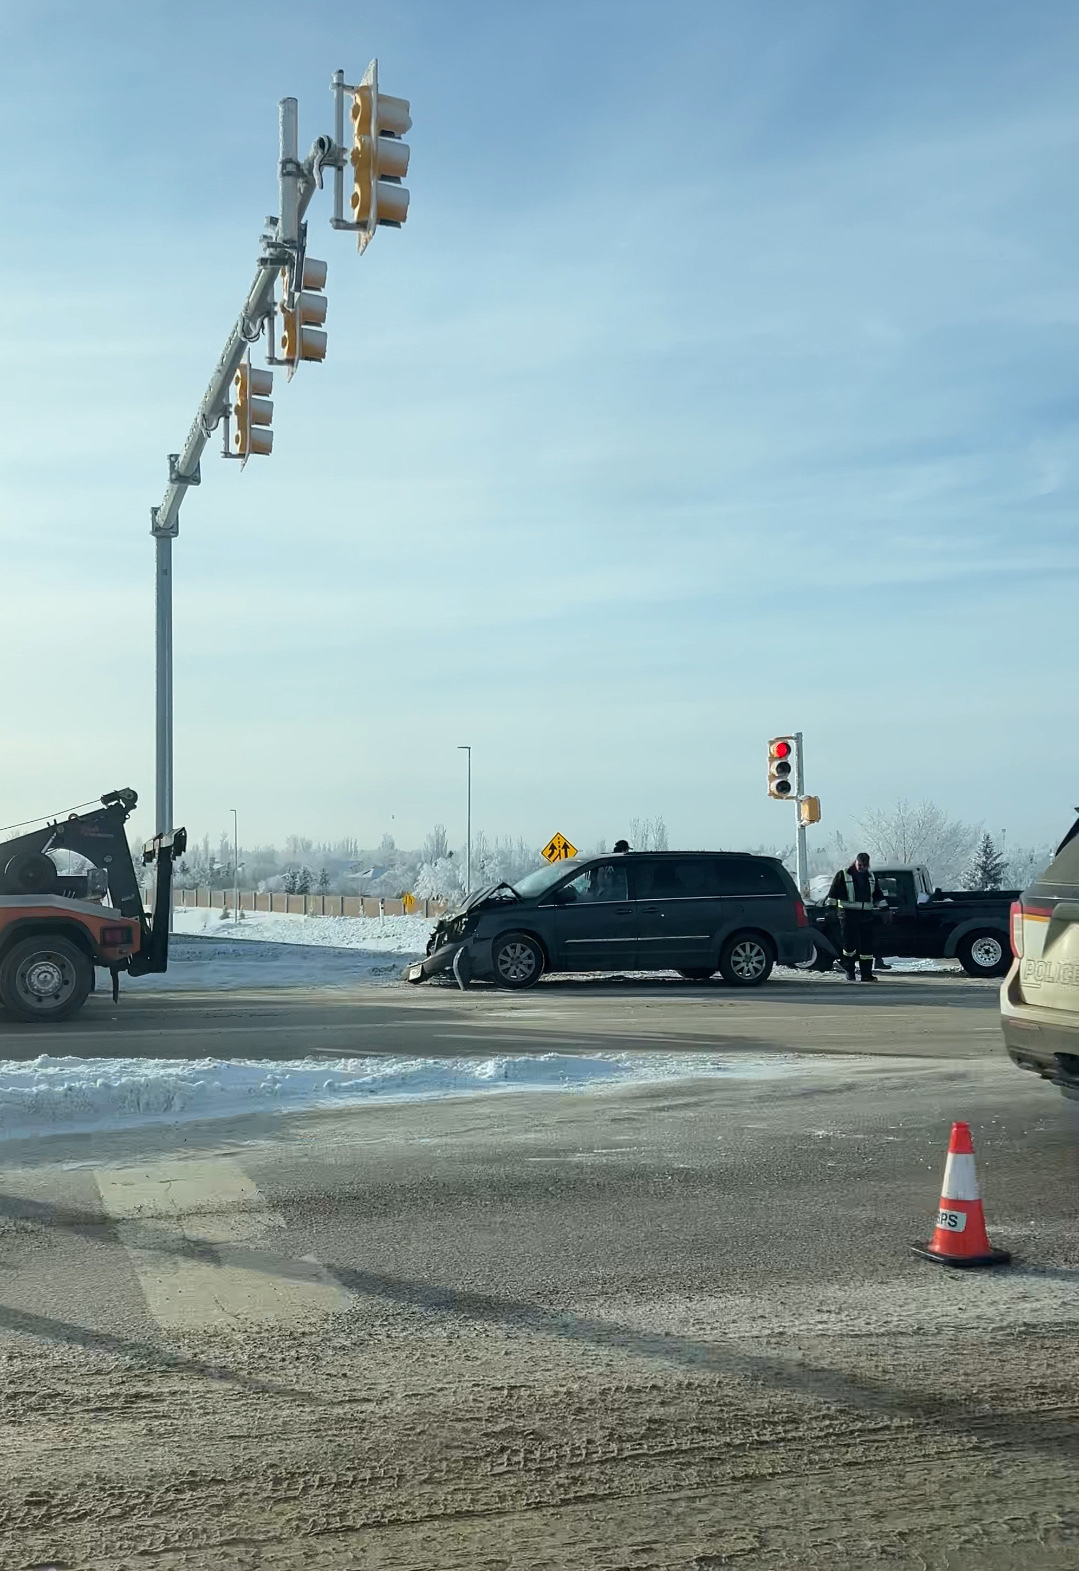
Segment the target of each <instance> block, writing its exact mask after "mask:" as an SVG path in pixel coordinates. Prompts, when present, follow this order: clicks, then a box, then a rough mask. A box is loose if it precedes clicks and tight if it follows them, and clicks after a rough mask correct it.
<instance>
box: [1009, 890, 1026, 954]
mask: <svg viewBox="0 0 1079 1571" xmlns="http://www.w3.org/2000/svg"><path fill="white" fill-rule="evenodd" d="M1011 924H1012V954H1013V955H1015V957H1016V959H1018V960H1022V958H1023V902H1022V901H1021V900H1013V901H1012V914H1011Z"/></svg>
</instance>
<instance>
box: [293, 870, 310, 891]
mask: <svg viewBox="0 0 1079 1571" xmlns="http://www.w3.org/2000/svg"><path fill="white" fill-rule="evenodd" d="M296 893H297V894H298V895H309V894H310V893H311V869H310V868H309V867H307V866H306V865H305V866H303V867H301V868H300V870H299V872H298V873H297V874H296Z"/></svg>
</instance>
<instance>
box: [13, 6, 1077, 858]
mask: <svg viewBox="0 0 1079 1571" xmlns="http://www.w3.org/2000/svg"><path fill="white" fill-rule="evenodd" d="M3 16H4V21H3V38H4V49H3V51H2V56H3V63H2V66H0V73H2V80H0V86H2V89H3V92H2V105H0V118H2V121H3V128H4V133H5V145H6V146H7V147H8V148H9V149H10V150H11V152H12V156H10V157H9V158H8V159H7V160H5V167H4V169H3V171H2V173H0V182H2V188H3V198H4V202H5V212H6V213H7V215H8V223H7V225H6V229H7V232H8V234H9V236H10V235H14V236H15V244H14V245H9V246H8V247H7V248H5V250H4V252H3V254H2V257H0V272H2V273H3V275H4V279H3V282H4V295H3V298H4V299H5V301H6V302H7V311H6V314H5V336H6V340H7V345H8V353H7V355H6V357H5V358H6V375H5V377H4V379H3V383H2V390H0V401H2V410H0V414H2V430H3V438H4V440H3V449H4V465H3V468H4V481H3V488H2V496H0V502H2V514H0V661H2V662H3V668H4V670H5V673H6V680H5V681H4V682H3V684H2V685H0V742H2V747H3V756H4V767H3V771H2V774H0V823H7V822H11V821H14V820H16V819H21V818H24V817H27V816H29V815H30V814H32V813H38V812H42V811H45V810H48V809H53V808H59V807H61V806H63V805H65V804H66V803H68V802H74V801H81V800H83V799H84V798H88V797H92V796H94V795H96V794H98V793H99V792H100V791H101V790H103V789H105V788H107V787H110V786H112V785H116V784H127V783H130V784H133V785H135V786H136V787H137V788H138V789H140V791H142V792H143V793H144V796H145V800H146V803H147V806H149V801H150V797H151V795H152V782H153V755H152V738H153V726H152V721H153V715H152V693H153V689H152V680H153V671H152V563H153V553H152V545H151V541H150V538H149V534H148V523H149V508H150V506H151V504H152V503H155V502H157V501H159V500H160V496H161V492H162V490H163V487H164V481H165V458H164V455H165V453H166V452H168V451H170V450H175V449H177V448H178V447H179V446H180V445H181V443H182V440H183V436H184V434H185V432H186V430H187V428H188V425H189V424H190V420H191V417H192V414H193V412H194V408H195V405H196V403H197V401H198V398H199V397H200V395H201V392H202V390H203V387H204V385H205V382H206V380H207V378H208V376H209V373H210V371H211V369H212V367H213V363H214V361H215V359H216V357H217V354H218V352H219V350H220V347H221V344H222V342H223V340H224V337H225V335H226V333H227V330H228V328H229V325H230V323H231V321H232V319H233V318H234V316H235V314H236V311H237V309H238V307H239V304H240V301H241V299H242V296H243V294H244V292H245V291H246V289H247V287H248V285H249V282H250V279H251V276H252V273H253V267H254V262H255V258H256V254H257V241H258V234H259V230H260V228H261V225H262V220H263V217H264V215H265V214H266V213H270V212H274V211H276V135H277V131H276V123H277V109H276V105H277V100H278V98H279V97H281V96H282V95H284V94H286V93H290V94H293V95H294V96H296V97H297V98H298V99H299V102H300V128H301V130H300V134H301V144H302V147H303V148H304V149H306V148H307V147H308V146H309V145H310V143H311V141H312V139H313V138H314V136H315V135H316V134H318V133H319V132H321V131H328V130H330V129H331V128H332V116H331V98H330V94H329V91H328V83H329V78H330V75H331V73H332V71H333V70H334V69H335V68H336V67H337V66H341V67H343V68H344V70H345V72H346V75H347V76H348V77H350V78H351V79H356V78H358V76H359V74H360V73H361V72H362V70H363V68H364V66H365V65H366V63H367V61H368V59H369V58H370V57H371V56H372V55H375V54H377V55H378V57H379V60H380V71H381V77H382V83H383V87H384V89H385V90H386V91H389V92H396V93H399V94H401V95H403V96H406V97H408V98H410V99H411V100H412V114H413V120H414V122H415V124H414V128H413V131H412V132H411V134H410V137H409V142H410V145H411V147H412V171H411V175H410V178H409V181H408V184H409V187H410V190H411V193H412V207H411V214H410V218H409V221H408V224H407V226H406V227H405V228H404V229H403V230H402V231H400V232H396V231H390V230H382V231H380V232H379V234H378V235H377V237H376V240H375V242H374V244H372V246H371V247H370V248H369V250H368V251H367V253H366V254H365V255H364V256H363V257H362V258H360V257H358V256H357V255H356V252H355V247H354V243H353V241H352V239H351V237H349V236H345V235H337V234H334V233H332V232H331V231H330V229H329V224H328V218H329V212H330V205H329V194H328V193H324V194H323V195H322V196H321V197H316V200H315V202H314V204H313V205H312V208H311V210H310V212H309V221H310V242H309V243H310V248H311V250H312V251H313V252H314V254H316V255H320V256H324V257H325V258H326V259H327V261H328V263H329V282H328V294H329V314H328V320H327V328H328V331H329V352H328V356H327V360H326V363H325V365H323V366H308V367H304V368H303V369H302V370H301V372H300V373H299V374H298V375H297V376H296V378H295V379H294V380H293V382H292V383H291V384H290V385H288V386H286V385H285V384H284V381H283V379H280V378H279V381H278V384H277V386H276V387H275V395H276V410H275V418H274V429H275V450H274V454H273V456H272V458H270V459H266V460H253V461H252V462H251V463H250V464H248V466H247V468H246V470H245V471H244V473H243V474H240V473H239V472H238V471H239V466H238V465H232V464H226V463H223V462H222V461H221V460H220V459H218V458H216V457H214V456H213V455H212V454H207V456H206V457H205V458H204V461H203V473H204V483H203V485H202V487H201V488H200V489H199V490H198V491H196V492H192V493H191V494H189V497H188V500H187V502H186V503H185V506H184V510H183V514H182V518H181V534H180V538H179V541H178V542H177V546H176V681H177V688H176V708H177V734H176V741H177V816H178V817H179V818H181V819H185V820H186V821H187V822H188V823H189V824H190V825H191V826H193V827H195V828H197V829H198V830H199V831H200V832H201V831H202V830H203V829H206V830H209V831H210V832H211V833H215V832H216V831H217V829H218V828H220V827H222V826H224V825H225V823H226V821H227V818H228V809H229V808H230V807H231V806H233V805H235V806H237V807H238V808H239V809H240V811H241V814H242V821H243V826H244V831H243V835H244V838H245V839H246V840H248V841H249V842H250V841H253V840H256V839H270V838H275V837H276V838H278V839H282V838H283V837H284V836H285V835H286V834H288V833H289V832H293V831H297V832H306V833H310V834H314V835H317V836H322V835H326V836H337V835H342V834H356V835H357V836H359V838H360V839H361V841H367V842H373V841H374V840H377V838H378V836H379V835H380V834H381V833H382V831H383V830H384V829H387V828H389V829H391V830H392V832H394V833H395V834H396V836H397V838H398V839H399V841H401V842H402V843H416V842H418V841H419V839H420V838H421V837H422V835H423V834H424V832H425V831H426V829H427V828H428V827H429V826H430V825H431V824H432V823H433V822H435V821H436V820H442V821H444V822H446V823H447V825H448V826H449V827H450V830H451V834H452V835H454V836H459V835H460V834H461V833H462V832H463V824H462V823H461V822H459V820H461V818H462V816H463V815H462V812H461V809H462V805H463V801H462V797H463V793H462V790H461V785H462V780H461V755H460V754H458V753H457V752H456V751H455V746H456V744H457V743H460V742H470V743H472V745H473V747H474V749H475V753H474V759H475V812H476V819H477V821H478V822H479V823H481V824H482V825H483V826H484V827H485V828H486V829H487V830H488V831H489V832H492V833H518V832H519V833H523V834H525V835H527V836H529V837H531V838H533V839H536V840H542V839H545V838H546V837H547V835H548V834H550V833H551V832H552V831H553V830H554V829H556V828H558V829H562V830H563V831H564V832H565V833H567V834H569V835H570V836H571V837H572V838H574V839H576V840H577V841H578V843H579V844H581V843H584V844H587V843H590V842H591V841H593V840H595V839H596V838H598V837H600V836H606V837H607V839H608V841H609V840H611V839H612V838H613V837H614V836H616V835H617V834H619V833H622V832H624V830H625V827H626V825H627V823H628V820H629V819H630V818H631V817H633V816H644V815H648V814H654V813H663V814H664V815H665V817H666V819H667V822H668V825H669V827H670V830H671V834H672V842H673V843H676V844H677V843H681V844H687V845H723V844H738V843H749V844H753V843H759V842H762V841H766V842H781V841H783V840H785V839H787V838H789V832H790V824H789V819H790V816H791V814H790V810H789V809H788V808H784V807H780V806H779V805H778V804H775V803H772V802H769V801H768V800H767V798H766V796H765V793H764V773H765V769H764V757H765V743H766V741H767V739H768V737H769V736H771V735H773V734H775V733H778V732H783V731H787V730H793V729H795V728H801V729H802V730H803V732H804V733H805V736H806V756H807V767H808V777H809V778H808V784H809V788H810V789H811V790H814V791H816V792H817V793H818V794H819V795H820V796H821V798H822V801H823V805H824V815H825V817H824V823H823V825H822V831H821V832H822V834H823V833H828V832H830V831H832V830H834V829H836V828H846V827H847V826H848V825H849V824H850V822H851V820H852V819H854V818H856V817H857V815H858V813H859V812H861V811H862V810H864V809H865V808H867V807H871V806H873V805H877V804H880V803H882V802H891V801H894V800H895V799H896V798H897V797H901V796H906V797H910V798H922V797H931V798H933V799H934V800H936V801H937V802H938V803H939V804H940V805H941V806H942V807H944V808H946V809H947V810H949V811H950V812H952V813H955V814H957V815H959V816H962V817H964V818H967V819H969V820H972V821H984V822H985V823H986V824H987V826H988V827H990V828H992V829H997V828H1001V827H1007V829H1008V833H1009V839H1010V840H1013V841H1024V840H1025V841H1030V840H1042V839H1046V838H1050V837H1052V836H1053V835H1055V834H1057V833H1058V832H1060V831H1062V830H1063V828H1064V826H1065V825H1066V824H1067V823H1068V822H1069V821H1070V810H1071V808H1072V806H1073V805H1074V803H1075V802H1077V801H1079V794H1077V789H1076V785H1077V783H1076V773H1077V770H1076V765H1077V762H1079V743H1077V740H1076V734H1075V729H1074V725H1073V723H1072V720H1073V716H1074V712H1075V701H1074V688H1075V681H1074V676H1073V669H1074V663H1075V656H1074V647H1075V646H1074V640H1073V638H1072V636H1071V629H1072V627H1073V626H1074V623H1075V611H1074V606H1075V601H1076V578H1077V566H1079V555H1077V548H1076V535H1075V513H1076V486H1077V479H1076V462H1077V458H1079V426H1077V413H1079V409H1077V386H1079V369H1077V367H1079V356H1077V349H1079V344H1077V336H1079V334H1077V328H1079V287H1077V283H1076V280H1077V277H1079V262H1077V257H1079V244H1077V239H1079V236H1077V232H1076V231H1077V224H1076V214H1077V212H1079V204H1077V195H1079V193H1077V189H1076V187H1077V178H1079V177H1077V173H1076V171H1077V170H1079V158H1077V153H1079V94H1077V92H1076V87H1077V85H1079V84H1077V78H1079V65H1077V62H1079V14H1076V13H1075V11H1074V9H1073V8H1070V7H1067V6H1064V5H1059V6H1055V5H1050V4H1044V5H1041V6H1039V7H1036V8H1033V9H1031V10H1028V11H1026V12H1023V13H1020V11H1019V9H1018V8H1016V7H1014V6H1006V5H1001V4H985V3H982V4H978V5H974V4H969V3H966V0H956V3H953V4H950V5H949V6H948V7H947V8H941V7H939V6H937V5H931V4H921V3H915V4H908V5H905V6H902V7H900V6H892V7H879V6H873V5H869V4H814V3H800V4H798V5H795V4H793V3H788V4H782V5H781V4H768V3H763V4H761V3H756V4H749V3H739V4H724V3H721V0H709V3H703V4H695V3H688V0H683V3H680V0H675V3H672V4H667V5H664V6H657V5H654V4H636V3H633V0H620V3H617V4H614V3H607V4H602V3H601V4H589V3H587V0H584V3H581V0H577V3H575V4H573V5H562V4H547V5H545V6H543V7H539V6H524V5H520V4H515V5H504V4H503V5H495V4H493V3H491V4H486V3H485V4H480V3H474V4H456V3H455V4H446V3H442V4H419V3H410V0H398V3H396V4H386V3H374V4H368V5H366V6H364V7H355V6H346V5H341V4H335V3H334V0H328V3H327V4H325V5H323V6H321V7H319V8H318V11H317V14H316V12H315V10H314V8H303V9H298V8H296V7H294V6H285V5H283V4H277V3H274V0H270V3H263V4H259V5H258V6H255V5H251V4H247V3H246V0H241V3H238V4H234V5H232V6H230V7H227V8H224V7H220V6H210V5H208V4H194V5H187V6H185V7H183V8H182V10H181V8H178V7H175V6H166V5H163V4H147V3H144V0H140V3H139V4H138V5H136V4H133V3H123V4H120V3H114V4H111V5H110V4H95V5H94V6H92V7H86V6H81V5H75V4H69V3H66V0H64V3H55V4H49V3H47V0H39V3H37V4H35V5H34V6H33V7H19V8H16V7H14V6H7V7H5V9H4V13H3ZM148 826H149V812H147V814H146V815H145V822H144V824H143V827H148Z"/></svg>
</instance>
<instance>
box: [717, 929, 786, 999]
mask: <svg viewBox="0 0 1079 1571" xmlns="http://www.w3.org/2000/svg"><path fill="white" fill-rule="evenodd" d="M774 964H775V954H774V952H773V950H772V946H771V945H770V944H769V942H768V940H767V939H766V938H765V937H763V935H762V934H760V933H735V934H734V935H733V936H732V937H730V938H728V940H727V942H726V943H725V944H724V945H723V948H722V949H721V950H720V954H719V970H720V975H721V976H722V978H723V980H724V981H725V982H726V983H728V985H729V986H731V987H759V986H760V985H761V983H762V982H767V980H768V978H769V977H770V976H771V974H772V967H773V965H774Z"/></svg>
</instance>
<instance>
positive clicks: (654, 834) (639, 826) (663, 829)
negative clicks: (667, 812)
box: [629, 814, 670, 851]
mask: <svg viewBox="0 0 1079 1571" xmlns="http://www.w3.org/2000/svg"><path fill="white" fill-rule="evenodd" d="M629 843H630V845H631V846H632V847H633V849H634V851H667V850H669V849H670V843H669V841H668V838H667V825H666V824H665V823H664V821H663V815H662V814H657V815H656V817H655V818H631V819H630V821H629Z"/></svg>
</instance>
